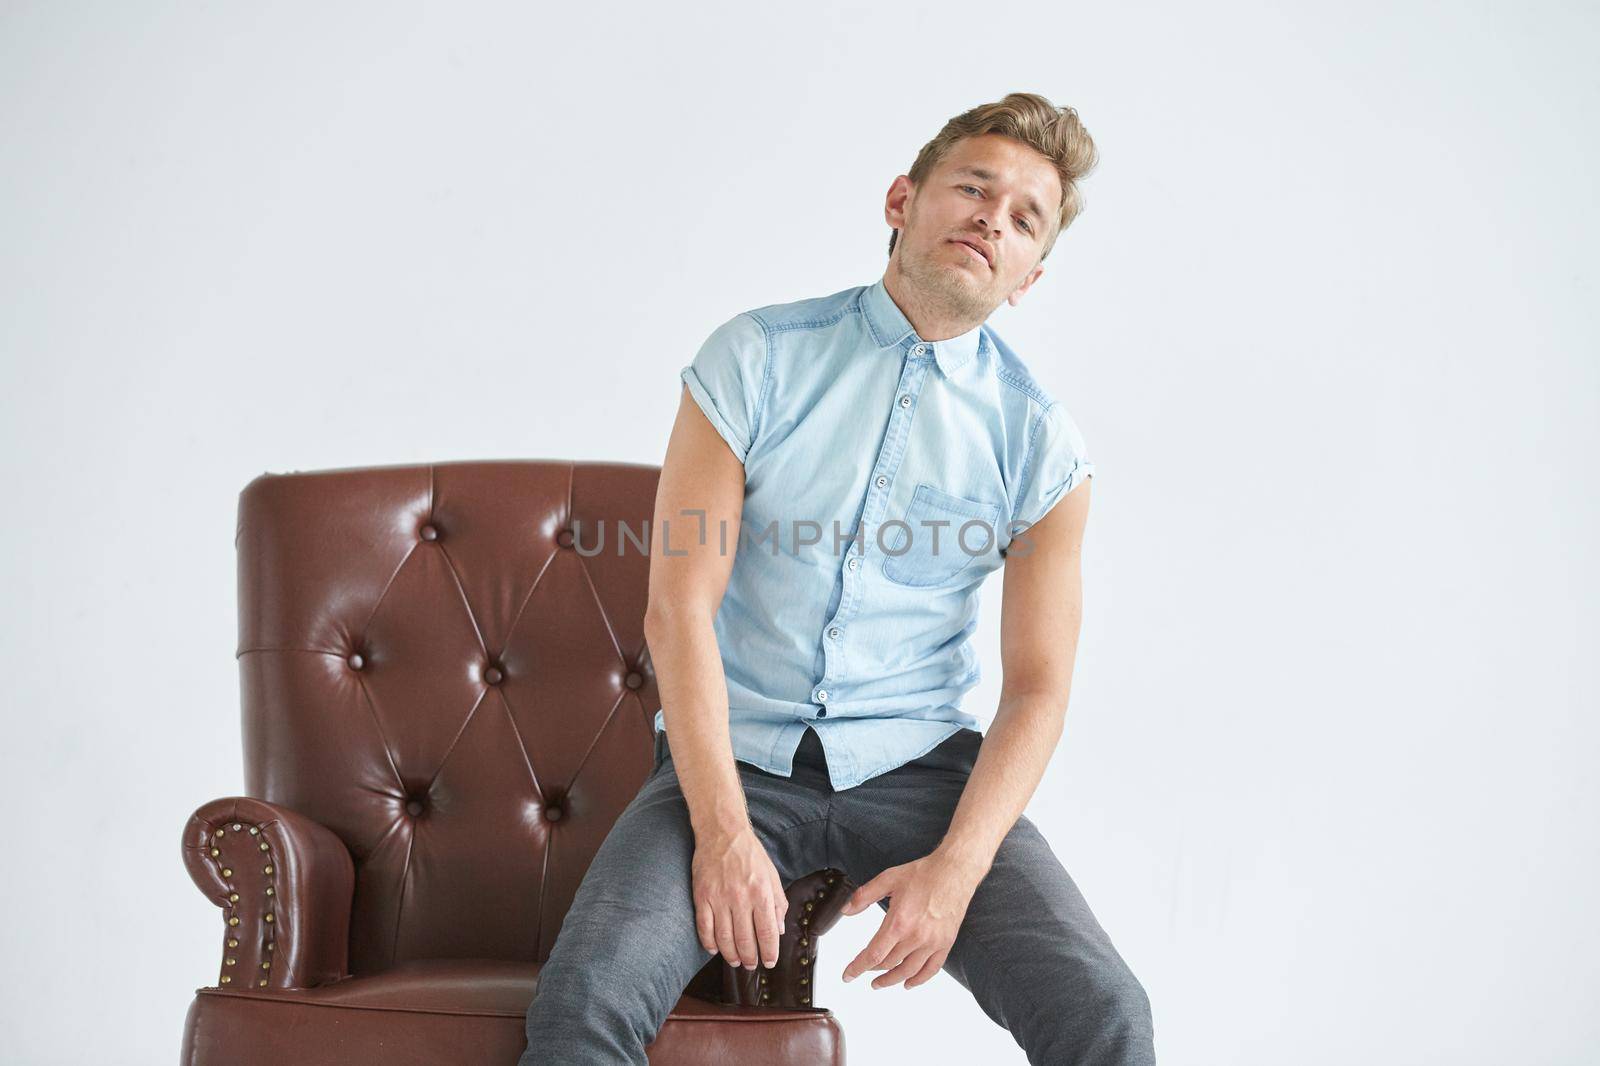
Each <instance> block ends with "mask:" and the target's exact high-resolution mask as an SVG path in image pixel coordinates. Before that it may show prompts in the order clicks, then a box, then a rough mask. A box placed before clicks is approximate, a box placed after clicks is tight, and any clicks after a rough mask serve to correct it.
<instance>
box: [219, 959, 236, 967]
mask: <svg viewBox="0 0 1600 1066" xmlns="http://www.w3.org/2000/svg"><path fill="white" fill-rule="evenodd" d="M238 961H239V960H238V959H224V960H223V962H222V964H223V965H224V966H232V965H233V964H234V963H236V962H238Z"/></svg>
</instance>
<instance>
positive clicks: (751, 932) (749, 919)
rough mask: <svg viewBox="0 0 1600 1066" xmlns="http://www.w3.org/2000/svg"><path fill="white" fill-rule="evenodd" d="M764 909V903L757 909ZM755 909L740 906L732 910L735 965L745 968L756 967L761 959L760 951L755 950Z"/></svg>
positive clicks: (751, 968)
mask: <svg viewBox="0 0 1600 1066" xmlns="http://www.w3.org/2000/svg"><path fill="white" fill-rule="evenodd" d="M763 909H765V904H763V905H762V907H760V908H757V911H759V910H763ZM757 911H752V910H751V909H750V908H748V907H741V908H739V909H738V910H736V911H734V912H733V942H734V946H735V947H737V948H738V952H739V954H738V961H737V962H735V963H734V965H735V966H743V967H744V968H745V969H747V970H753V969H755V968H756V964H757V963H759V962H760V961H761V953H760V951H759V950H757V944H756V924H755V916H756V913H757Z"/></svg>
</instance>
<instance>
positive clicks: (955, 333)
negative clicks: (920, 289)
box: [883, 263, 983, 341]
mask: <svg viewBox="0 0 1600 1066" xmlns="http://www.w3.org/2000/svg"><path fill="white" fill-rule="evenodd" d="M883 288H884V291H886V292H887V293H888V294H889V298H890V299H891V300H893V301H894V302H895V306H896V307H898V308H900V312H901V313H902V314H904V315H905V316H906V319H907V320H908V321H909V322H910V323H911V328H912V329H914V330H916V331H917V336H919V337H921V338H922V339H923V340H925V341H947V340H950V339H951V338H952V337H959V336H961V335H962V334H963V333H966V332H967V331H968V330H970V329H972V328H973V327H974V326H976V325H979V324H980V323H982V322H983V319H981V318H974V319H966V318H960V317H957V316H955V315H953V314H951V312H950V310H949V308H947V307H944V306H942V305H936V304H932V303H929V302H925V301H919V300H918V299H917V289H916V287H915V286H913V285H912V284H911V283H910V282H908V281H907V280H906V279H905V277H904V275H902V274H901V273H900V269H899V264H897V263H891V264H890V265H889V269H887V270H885V271H884V272H883Z"/></svg>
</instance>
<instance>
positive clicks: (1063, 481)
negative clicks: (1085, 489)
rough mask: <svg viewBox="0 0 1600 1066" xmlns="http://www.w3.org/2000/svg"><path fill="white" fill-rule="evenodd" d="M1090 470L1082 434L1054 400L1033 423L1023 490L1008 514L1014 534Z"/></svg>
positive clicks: (1090, 463)
mask: <svg viewBox="0 0 1600 1066" xmlns="http://www.w3.org/2000/svg"><path fill="white" fill-rule="evenodd" d="M1093 473H1094V464H1093V463H1092V462H1090V461H1089V449H1088V447H1087V445H1085V444H1084V440H1083V434H1082V433H1081V432H1080V431H1079V430H1078V426H1077V423H1076V422H1074V421H1073V420H1072V416H1071V415H1070V414H1068V413H1067V410H1066V408H1065V407H1063V406H1062V405H1061V402H1060V401H1059V400H1057V401H1055V402H1054V403H1052V404H1051V405H1050V406H1049V407H1047V408H1046V409H1045V410H1044V412H1043V413H1042V414H1041V415H1040V416H1039V421H1038V422H1037V423H1036V424H1035V426H1034V431H1033V436H1032V442H1031V443H1030V444H1029V447H1028V458H1027V461H1026V462H1025V463H1024V464H1023V475H1022V490H1021V493H1020V495H1019V496H1018V499H1017V505H1016V507H1015V509H1014V510H1013V511H1012V514H1011V520H1012V523H1013V524H1012V526H1011V529H1012V531H1013V535H1015V534H1016V533H1020V532H1022V531H1024V530H1026V529H1027V528H1028V527H1029V526H1032V525H1034V524H1035V523H1037V522H1038V521H1039V520H1040V519H1042V518H1043V517H1044V516H1045V515H1046V514H1048V513H1049V512H1050V508H1052V507H1054V506H1055V505H1056V503H1057V502H1058V501H1060V500H1061V498H1062V497H1063V496H1065V495H1066V494H1067V493H1069V492H1071V491H1072V490H1073V489H1074V488H1076V487H1077V486H1078V485H1079V484H1080V483H1081V482H1082V481H1083V480H1084V479H1085V478H1088V477H1090V476H1091V475H1092V474H1093Z"/></svg>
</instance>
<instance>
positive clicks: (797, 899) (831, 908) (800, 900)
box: [685, 868, 856, 1010]
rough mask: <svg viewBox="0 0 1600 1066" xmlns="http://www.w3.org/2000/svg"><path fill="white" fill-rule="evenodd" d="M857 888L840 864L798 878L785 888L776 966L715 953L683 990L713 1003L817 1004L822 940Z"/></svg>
mask: <svg viewBox="0 0 1600 1066" xmlns="http://www.w3.org/2000/svg"><path fill="white" fill-rule="evenodd" d="M855 890H856V886H855V885H854V884H851V882H850V879H849V878H847V877H845V875H844V872H843V871H842V870H835V869H832V868H828V869H822V870H818V871H816V872H815V873H809V874H807V875H806V876H804V877H802V878H800V879H799V880H798V881H795V882H794V883H793V884H791V885H789V887H788V888H787V889H786V890H785V895H787V896H788V899H789V913H788V914H787V915H786V916H785V917H784V922H783V935H782V936H781V937H780V938H779V940H778V964H777V965H776V966H774V967H773V968H772V969H771V970H763V969H761V968H759V967H757V968H756V969H755V970H753V971H752V970H746V969H744V968H743V967H742V966H730V965H729V964H728V962H727V960H726V959H724V958H723V957H722V956H721V955H716V956H713V957H712V959H711V961H710V962H708V963H706V965H705V968H704V969H702V970H701V971H700V972H699V973H698V974H696V975H695V976H694V979H693V980H692V981H690V982H689V987H688V988H687V989H685V991H687V992H689V993H691V994H693V995H696V996H699V997H700V998H702V999H708V1000H711V1001H712V1002H714V1003H727V1004H733V1005H737V1006H759V1007H787V1008H789V1009H791V1010H817V1009H819V1008H818V1007H817V1006H816V1004H815V1003H813V1002H812V994H811V992H812V988H813V987H814V982H813V981H812V972H813V971H814V970H815V969H816V961H817V947H818V941H819V938H820V937H821V936H822V934H823V933H826V932H827V931H828V930H829V929H832V928H833V927H834V925H835V923H837V922H838V921H839V914H840V911H841V910H842V909H843V907H844V905H845V903H846V902H847V901H848V900H849V899H850V895H851V893H852V892H854V891H855Z"/></svg>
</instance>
